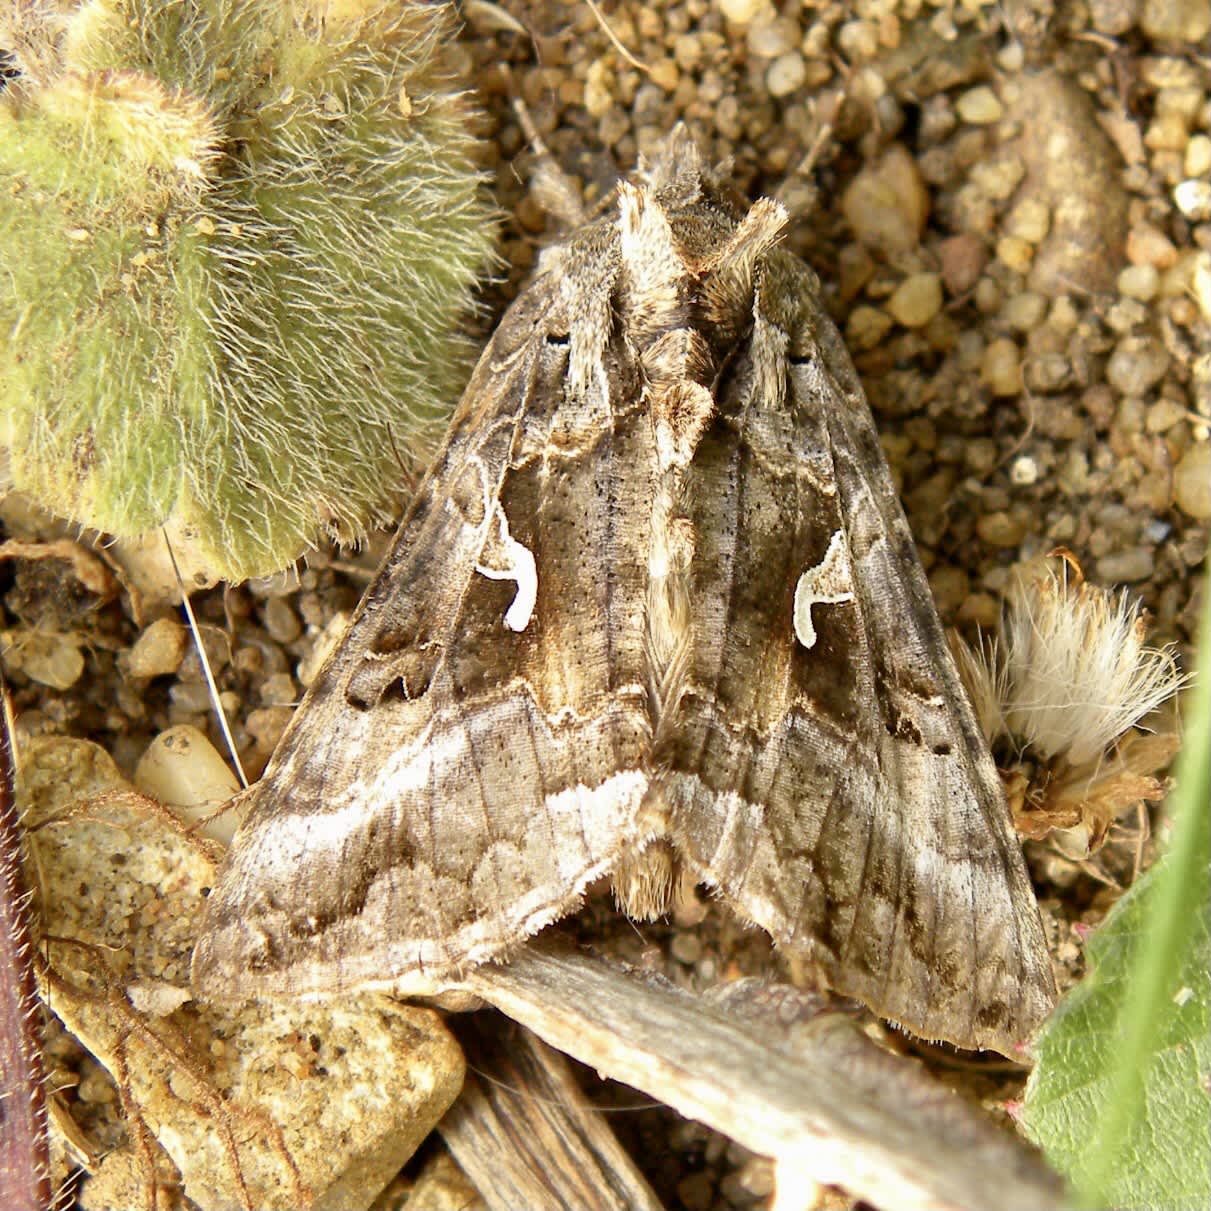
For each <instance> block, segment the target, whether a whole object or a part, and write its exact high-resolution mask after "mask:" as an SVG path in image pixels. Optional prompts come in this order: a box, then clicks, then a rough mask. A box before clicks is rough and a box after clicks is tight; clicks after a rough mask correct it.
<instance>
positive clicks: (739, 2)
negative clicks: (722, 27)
mask: <svg viewBox="0 0 1211 1211" xmlns="http://www.w3.org/2000/svg"><path fill="white" fill-rule="evenodd" d="M715 7H716V8H717V9H718V10H719V11H720V12H721V13H722V14H723V15H724V16H725V17H726V18H727V19H728V20H729V21H731V22H733V23H734V24H735V25H748V23H749V22H750V21H752V20H753V18H754V17H756V16H757V14H758V13H760V12H762V11H765V12H769V11H772V9H773V5H772V4H771V3H770V0H715Z"/></svg>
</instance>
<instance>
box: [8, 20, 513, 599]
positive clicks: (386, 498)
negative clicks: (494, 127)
mask: <svg viewBox="0 0 1211 1211" xmlns="http://www.w3.org/2000/svg"><path fill="white" fill-rule="evenodd" d="M56 20H57V18H56ZM64 21H65V22H66V23H67V28H66V29H65V30H64V31H63V33H62V37H59V34H58V33H57V32H55V33H54V36H53V38H50V41H51V43H52V44H53V45H54V47H55V48H56V50H55V54H56V55H58V56H59V61H58V62H57V65H56V70H57V74H56V72H51V73H50V75H49V80H48V81H46V82H38V81H35V80H32V79H31V80H28V81H27V80H24V79H18V80H17V81H16V82H15V83H14V84H13V86H11V87H10V88H9V89H7V90H5V93H4V94H3V96H0V264H3V265H4V266H5V272H4V273H3V274H0V331H3V332H5V334H6V336H7V340H6V341H5V342H0V447H5V448H7V453H8V460H9V467H10V471H11V475H12V479H13V482H14V484H15V486H16V487H17V488H19V489H20V490H22V491H24V492H26V493H27V494H28V495H30V496H31V497H33V498H34V499H35V500H36V501H38V502H39V503H40V504H42V505H44V506H45V507H47V508H49V509H51V510H53V511H54V512H56V513H59V514H60V515H63V516H66V517H69V518H71V519H72V520H73V521H76V522H79V523H81V524H83V525H86V526H90V527H93V528H95V529H98V530H102V531H107V532H109V533H111V534H114V535H116V536H118V537H120V538H133V537H135V536H136V535H139V534H142V533H145V532H147V531H150V530H153V529H154V528H156V527H158V526H160V525H162V524H170V525H172V526H173V527H174V528H175V529H176V530H177V531H178V532H179V533H182V534H184V535H185V536H186V538H187V539H188V540H189V544H190V546H191V548H192V552H193V556H194V558H195V560H200V562H201V563H202V564H203V565H204V566H205V567H206V569H207V570H208V571H209V572H210V573H211V575H213V576H216V577H225V578H226V579H229V580H240V579H243V578H244V577H247V576H259V575H265V574H268V573H271V572H274V571H277V570H278V569H280V568H282V567H284V566H285V565H287V564H288V563H290V562H291V561H292V560H294V559H295V558H296V557H297V556H299V555H300V554H301V553H302V552H303V551H304V550H305V549H306V547H307V546H308V545H309V544H310V543H312V542H313V541H314V540H315V539H316V538H317V537H318V536H319V535H320V534H327V535H329V536H332V537H335V538H338V539H340V540H343V541H356V540H358V539H360V538H362V537H363V536H364V535H365V533H366V531H367V530H368V529H369V528H371V527H374V526H380V525H384V524H387V523H389V522H391V521H392V520H394V518H395V515H396V512H397V508H398V503H399V502H398V500H397V499H396V497H397V493H398V490H399V486H400V481H401V478H403V476H401V466H400V464H401V462H402V463H404V464H410V466H409V467H408V469H409V470H414V469H415V468H416V467H417V466H419V465H420V464H421V463H422V462H424V461H427V459H428V457H429V455H430V454H431V453H432V450H433V447H434V446H435V444H436V442H437V440H438V438H439V436H440V434H441V431H442V428H443V426H444V423H445V420H446V418H447V417H448V415H449V412H450V410H451V408H452V407H453V405H454V403H455V401H456V400H457V398H458V393H459V390H460V388H461V387H462V384H463V381H464V379H465V374H466V370H467V368H468V365H469V363H470V359H471V354H472V353H473V349H472V347H471V344H470V342H469V341H468V340H467V338H466V336H465V335H464V333H463V327H464V319H465V316H466V314H467V311H468V309H469V305H470V302H471V291H472V289H473V288H474V285H475V283H476V281H477V280H478V278H479V276H480V275H481V274H482V272H483V271H484V269H485V268H486V267H487V264H488V262H489V261H490V259H491V250H492V246H493V243H494V234H495V233H494V226H493V222H492V212H491V208H490V206H489V204H488V203H487V201H486V200H485V198H484V196H483V193H482V190H481V188H480V186H481V180H480V174H479V171H478V168H477V167H476V164H475V157H474V153H473V144H474V140H473V136H472V132H471V129H470V126H469V124H468V121H467V119H468V111H467V104H466V102H465V100H464V99H463V97H462V96H461V94H460V93H459V91H458V90H457V87H456V84H455V83H454V82H453V81H451V80H450V79H449V78H448V77H447V69H446V67H445V66H444V61H443V56H442V42H443V41H444V40H445V39H446V38H448V37H450V36H451V24H450V21H449V10H448V7H447V6H444V5H431V4H425V3H417V2H415V0H414V2H411V3H404V4H401V3H388V2H387V0H382V2H381V3H368V4H365V5H355V6H351V7H350V9H349V10H348V11H345V12H342V13H333V12H330V11H329V10H328V8H327V6H323V5H321V6H319V7H318V8H317V7H315V6H312V5H309V4H299V5H295V4H286V5H283V4H281V3H279V2H278V0H273V2H269V0H206V2H205V3H196V4H194V3H183V2H181V0H95V2H94V3H92V4H89V5H85V6H83V8H80V9H73V10H72V13H71V15H70V16H69V17H65V18H64ZM52 26H53V29H54V30H57V28H58V27H57V26H54V25H53V22H52ZM48 37H49V35H48ZM31 249H36V250H37V255H30V250H31ZM0 452H3V451H0Z"/></svg>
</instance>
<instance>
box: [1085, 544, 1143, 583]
mask: <svg viewBox="0 0 1211 1211" xmlns="http://www.w3.org/2000/svg"><path fill="white" fill-rule="evenodd" d="M1155 567H1156V555H1155V553H1154V552H1153V549H1152V548H1151V547H1128V548H1127V549H1126V550H1123V551H1115V552H1113V553H1112V554H1110V555H1103V556H1102V557H1101V558H1100V559H1099V560H1098V561H1097V569H1096V579H1097V580H1099V581H1100V582H1101V583H1102V584H1105V585H1111V584H1137V583H1138V582H1139V581H1141V580H1147V579H1148V577H1150V576H1151V575H1152V572H1153V570H1154V568H1155Z"/></svg>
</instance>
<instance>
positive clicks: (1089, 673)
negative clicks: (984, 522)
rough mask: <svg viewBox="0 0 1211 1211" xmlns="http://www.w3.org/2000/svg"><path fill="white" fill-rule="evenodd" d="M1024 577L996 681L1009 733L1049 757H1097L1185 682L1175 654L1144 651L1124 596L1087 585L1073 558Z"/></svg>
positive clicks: (1012, 603) (1135, 609) (1014, 591)
mask: <svg viewBox="0 0 1211 1211" xmlns="http://www.w3.org/2000/svg"><path fill="white" fill-rule="evenodd" d="M1059 554H1061V555H1062V556H1063V558H1062V559H1061V560H1060V561H1059V562H1058V563H1057V561H1054V560H1052V561H1049V562H1047V563H1045V564H1043V565H1042V566H1029V565H1028V566H1027V567H1025V568H1023V569H1021V570H1019V572H1018V574H1017V575H1016V576H1015V578H1014V580H1013V583H1012V585H1011V587H1010V590H1009V593H1008V596H1007V601H1006V611H1005V621H1004V624H1003V628H1002V638H1001V642H1000V644H998V645H997V649H996V667H995V671H994V672H993V673H992V676H993V679H994V684H995V685H996V686H997V687H998V691H999V697H1000V699H1001V702H1002V710H1003V718H1004V727H1005V730H1006V731H1007V732H1008V733H1009V734H1010V735H1011V736H1013V737H1015V738H1017V739H1019V740H1021V741H1022V742H1023V743H1024V744H1026V745H1028V746H1029V747H1030V748H1032V749H1034V751H1035V752H1036V753H1037V754H1038V755H1039V756H1041V757H1044V758H1047V759H1048V760H1053V759H1055V758H1058V757H1061V756H1062V757H1064V758H1065V760H1066V761H1067V762H1068V763H1069V764H1070V765H1074V766H1075V765H1082V764H1084V763H1085V762H1088V761H1092V760H1096V759H1097V758H1099V757H1100V756H1101V755H1102V754H1103V753H1104V752H1105V751H1106V750H1107V749H1108V748H1109V747H1110V746H1111V745H1112V744H1114V743H1115V741H1117V740H1118V739H1119V738H1120V737H1121V736H1123V735H1124V734H1125V733H1126V732H1128V731H1129V730H1130V729H1131V728H1132V727H1134V726H1135V725H1136V724H1138V723H1139V722H1140V721H1141V720H1143V719H1145V718H1147V716H1148V715H1150V714H1151V713H1152V712H1153V711H1155V710H1156V709H1157V707H1159V706H1160V705H1161V704H1162V703H1163V702H1165V701H1166V700H1167V699H1169V698H1171V697H1172V696H1173V695H1174V694H1175V693H1176V692H1177V691H1178V690H1179V689H1180V688H1181V686H1182V685H1183V683H1184V682H1185V677H1184V675H1183V674H1182V672H1181V671H1180V670H1179V668H1178V666H1177V662H1176V660H1175V659H1174V655H1173V649H1172V647H1168V646H1167V647H1164V648H1153V647H1148V646H1146V644H1145V642H1144V640H1145V638H1146V637H1147V631H1148V627H1147V621H1146V617H1145V615H1144V613H1143V612H1142V611H1141V609H1140V608H1139V606H1138V605H1137V604H1136V603H1135V602H1133V601H1132V600H1131V597H1130V594H1129V593H1128V592H1127V591H1126V590H1122V591H1120V592H1118V593H1114V592H1111V591H1109V590H1106V589H1101V588H1098V587H1097V586H1095V585H1091V584H1089V583H1088V582H1087V581H1086V580H1085V579H1084V576H1083V575H1082V574H1081V570H1080V566H1079V565H1078V564H1077V563H1076V560H1075V559H1073V558H1072V557H1071V556H1070V555H1068V554H1067V552H1060V553H1059Z"/></svg>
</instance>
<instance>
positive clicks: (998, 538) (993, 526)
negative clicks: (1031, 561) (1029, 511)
mask: <svg viewBox="0 0 1211 1211" xmlns="http://www.w3.org/2000/svg"><path fill="white" fill-rule="evenodd" d="M976 533H977V534H978V535H979V536H980V539H981V540H982V541H983V542H986V543H987V544H988V545H989V546H990V547H1000V548H1002V549H1004V550H1009V549H1012V548H1014V547H1017V546H1020V545H1021V542H1022V539H1023V538H1025V537H1026V527H1025V526H1024V525H1023V524H1022V520H1021V518H1019V517H1015V516H1014V515H1013V514H1011V513H1006V512H1003V511H1000V510H998V511H997V512H996V513H985V514H984V515H983V516H982V517H980V518H979V519H978V520H977V521H976Z"/></svg>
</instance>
